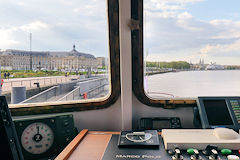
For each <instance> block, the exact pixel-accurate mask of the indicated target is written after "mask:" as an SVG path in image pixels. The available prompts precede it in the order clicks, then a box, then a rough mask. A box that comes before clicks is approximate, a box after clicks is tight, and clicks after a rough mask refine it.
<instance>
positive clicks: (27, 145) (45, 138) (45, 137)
mask: <svg viewBox="0 0 240 160" xmlns="http://www.w3.org/2000/svg"><path fill="white" fill-rule="evenodd" d="M53 140H54V135H53V131H52V129H51V128H50V127H49V126H48V125H46V124H44V123H32V124H30V125H29V126H28V127H27V128H25V129H24V131H23V133H22V137H21V142H22V146H23V148H24V149H25V150H26V151H28V152H29V153H32V154H41V153H44V152H46V151H47V150H48V149H49V148H50V147H51V146H52V144H53Z"/></svg>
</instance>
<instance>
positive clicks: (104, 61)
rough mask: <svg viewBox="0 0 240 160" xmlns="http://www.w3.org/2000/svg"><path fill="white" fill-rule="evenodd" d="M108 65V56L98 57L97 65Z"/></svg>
mask: <svg viewBox="0 0 240 160" xmlns="http://www.w3.org/2000/svg"><path fill="white" fill-rule="evenodd" d="M107 65H108V59H107V58H106V57H97V67H98V68H106V66H107Z"/></svg>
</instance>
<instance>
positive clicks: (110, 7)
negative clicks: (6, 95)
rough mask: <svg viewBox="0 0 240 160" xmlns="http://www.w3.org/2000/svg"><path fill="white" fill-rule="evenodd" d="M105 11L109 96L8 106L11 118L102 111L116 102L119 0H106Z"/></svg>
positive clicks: (118, 74) (118, 90) (118, 93)
mask: <svg viewBox="0 0 240 160" xmlns="http://www.w3.org/2000/svg"><path fill="white" fill-rule="evenodd" d="M107 11H108V12H107V16H108V17H107V18H108V38H109V42H108V43H109V56H110V57H109V59H110V62H109V64H110V74H111V75H110V82H109V83H111V84H110V85H111V87H110V88H111V90H110V92H111V93H110V95H109V96H108V97H107V98H105V99H103V98H100V99H89V100H87V101H86V102H85V101H84V102H75V101H67V102H63V103H61V104H59V103H55V102H49V103H46V104H41V102H39V103H29V104H19V105H10V106H9V108H10V110H11V113H12V115H13V116H25V115H37V114H49V113H62V112H76V111H86V110H96V109H104V108H107V107H109V106H111V105H112V104H114V103H115V102H116V100H117V99H118V97H119V95H120V48H119V46H120V45H119V0H107ZM102 99H103V100H102ZM101 100H102V101H101Z"/></svg>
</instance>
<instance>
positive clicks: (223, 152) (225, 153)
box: [221, 149, 232, 155]
mask: <svg viewBox="0 0 240 160" xmlns="http://www.w3.org/2000/svg"><path fill="white" fill-rule="evenodd" d="M221 153H222V155H229V154H231V153H232V150H231V149H222V150H221Z"/></svg>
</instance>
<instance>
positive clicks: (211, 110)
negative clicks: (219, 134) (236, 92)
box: [197, 97, 240, 132]
mask: <svg viewBox="0 0 240 160" xmlns="http://www.w3.org/2000/svg"><path fill="white" fill-rule="evenodd" d="M197 103H198V110H199V115H200V119H201V123H202V128H217V127H226V128H231V129H234V130H235V131H237V132H238V130H239V129H240V97H198V100H197Z"/></svg>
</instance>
